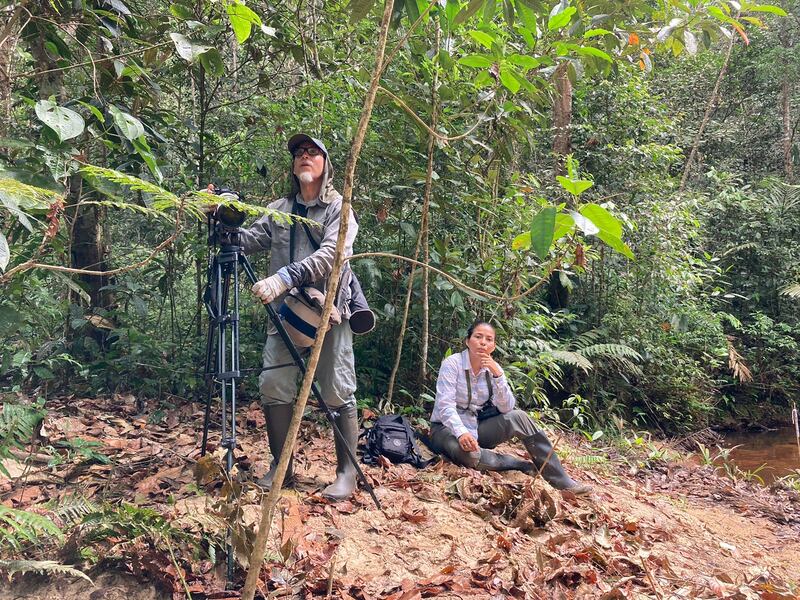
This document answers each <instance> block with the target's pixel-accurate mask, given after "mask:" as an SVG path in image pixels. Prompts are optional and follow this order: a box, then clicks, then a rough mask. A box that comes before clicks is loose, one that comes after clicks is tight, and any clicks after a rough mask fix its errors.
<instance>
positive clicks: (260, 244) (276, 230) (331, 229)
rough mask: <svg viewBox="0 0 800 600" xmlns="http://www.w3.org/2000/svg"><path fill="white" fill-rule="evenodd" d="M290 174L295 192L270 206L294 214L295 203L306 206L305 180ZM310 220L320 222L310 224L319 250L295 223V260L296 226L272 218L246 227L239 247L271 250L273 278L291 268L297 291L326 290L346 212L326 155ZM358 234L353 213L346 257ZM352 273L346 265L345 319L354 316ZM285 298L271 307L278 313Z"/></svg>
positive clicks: (342, 288)
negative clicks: (307, 288) (302, 182)
mask: <svg viewBox="0 0 800 600" xmlns="http://www.w3.org/2000/svg"><path fill="white" fill-rule="evenodd" d="M289 175H290V177H291V181H292V189H291V192H290V193H289V194H288V195H287V196H285V197H283V198H280V199H278V200H275V201H274V202H272V203H270V204H269V208H271V209H274V210H277V211H281V212H284V213H291V212H292V206H293V205H294V202H295V200H297V202H298V204H303V198H302V196H301V194H300V182H299V181H298V179H297V176H296V175H295V174H294V173H293V172H292V167H291V166H290V171H289ZM306 206H307V207H308V214H307V218H308V219H310V220H312V221H314V222H316V224H317V225H316V226H310V227H309V229H310V232H311V236H312V237H313V238H314V240H315V241H316V242H317V243H318V244H319V249H315V248H314V246H313V245H312V244H311V241H310V240H309V239H308V235H307V234H306V231H305V228H304V227H303V226H302V224H300V223H296V224H295V226H294V227H295V232H294V262H291V260H290V252H289V240H290V238H291V235H290V229H291V223H288V222H284V221H281V222H278V221H276V220H275V219H273V218H272V217H271V216H269V215H265V216H263V217H261V218H259V219H258V220H257V221H256V222H255V223H253V225H252V226H250V227H248V228H247V229H243V230H242V232H241V234H240V236H239V244H240V245H241V246H242V249H243V250H244V252H245V254H253V253H256V252H266V251H269V252H270V259H269V275H274V274H275V273H277V272H278V269H280V268H281V267H286V268H287V270H288V272H289V276H290V277H291V279H292V287H297V288H299V287H303V286H312V287H314V288H316V289H318V290H320V291H322V292H325V283H326V281H327V278H328V276H329V275H330V273H331V270H332V268H333V259H334V257H335V254H336V238H337V237H338V236H339V221H340V217H341V212H342V195H341V194H340V193H339V192H337V191H336V190H335V189H334V187H333V165H332V164H331V160H330V158H329V157H328V155H327V153H326V154H325V168H324V169H323V172H322V187H321V188H320V195H319V196H318V197H317V199H316V200H314V201H313V202H311V203H310V204H307V205H306ZM357 233H358V223H357V222H356V220H355V216H354V214H353V211H350V216H349V223H348V227H347V237H346V238H345V243H344V255H345V257H347V256H351V255H352V254H353V241H354V240H355V237H356V234H357ZM351 274H352V271H351V270H350V268H349V265H345V269H344V270H343V271H342V278H341V280H340V284H339V286H338V292H339V293H338V296H337V298H336V308H337V309H338V310H339V312H340V314H341V315H342V318H344V319H348V318H349V317H350V309H349V306H348V304H349V300H350V276H351ZM285 296H286V294H282V295H281V296H278V297H277V298H276V299H275V300H273V302H272V304H273V306H275V308H276V309H277V308H278V307H279V306H280V304H281V302H283V299H284V297H285Z"/></svg>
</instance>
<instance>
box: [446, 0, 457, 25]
mask: <svg viewBox="0 0 800 600" xmlns="http://www.w3.org/2000/svg"><path fill="white" fill-rule="evenodd" d="M460 9H461V4H460V3H459V1H458V0H447V5H446V6H445V9H444V15H445V17H447V23H448V24H450V25H452V24H453V21H454V20H455V18H456V16H457V15H458V13H459V10H460Z"/></svg>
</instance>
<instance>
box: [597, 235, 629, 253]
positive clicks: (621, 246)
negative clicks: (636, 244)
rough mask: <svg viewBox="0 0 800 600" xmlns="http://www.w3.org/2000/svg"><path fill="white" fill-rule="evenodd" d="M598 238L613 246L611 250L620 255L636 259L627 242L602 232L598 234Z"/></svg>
mask: <svg viewBox="0 0 800 600" xmlns="http://www.w3.org/2000/svg"><path fill="white" fill-rule="evenodd" d="M597 237H599V238H600V239H601V240H603V241H604V242H605V243H606V244H608V245H609V246H611V248H613V249H614V250H616V251H617V252H619V253H620V254H623V255H625V256H627V257H628V258H630V259H631V260H633V258H634V256H633V252H632V251H631V249H630V248H629V247H628V245H627V244H626V243H625V242H623V241H622V240H621V239H619V238H618V237H617V236H615V235H612V234H611V233H609V232H607V231H601V232H599V233H598V234H597Z"/></svg>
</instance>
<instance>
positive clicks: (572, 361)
mask: <svg viewBox="0 0 800 600" xmlns="http://www.w3.org/2000/svg"><path fill="white" fill-rule="evenodd" d="M544 354H549V355H550V356H552V357H553V359H554V360H556V361H558V362H561V363H564V364H566V365H570V366H572V367H577V368H579V369H583V370H584V371H585V372H589V371H590V370H591V369H592V363H591V362H590V361H589V360H588V359H587V358H586V357H585V356H583V355H582V354H581V353H580V352H572V351H570V350H551V351H550V352H545V353H544Z"/></svg>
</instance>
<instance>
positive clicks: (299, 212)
mask: <svg viewBox="0 0 800 600" xmlns="http://www.w3.org/2000/svg"><path fill="white" fill-rule="evenodd" d="M295 215H296V216H298V217H303V218H304V219H305V218H306V217H308V207H307V206H306V205H305V204H300V203H299V202H298V201H297V199H296V198H295V200H294V201H293V202H292V216H295ZM295 225H297V221H295V220H294V219H292V224H291V226H290V227H289V262H294V235H295V234H294V232H295ZM302 225H303V229H305V231H306V235H307V236H308V241H309V242H310V243H311V246H312V247H313V248H314V252H316V251H317V250H319V242H317V240H315V239H314V236H313V235H311V228H310V227H309V226H308V223H305V222H303V223H302Z"/></svg>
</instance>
